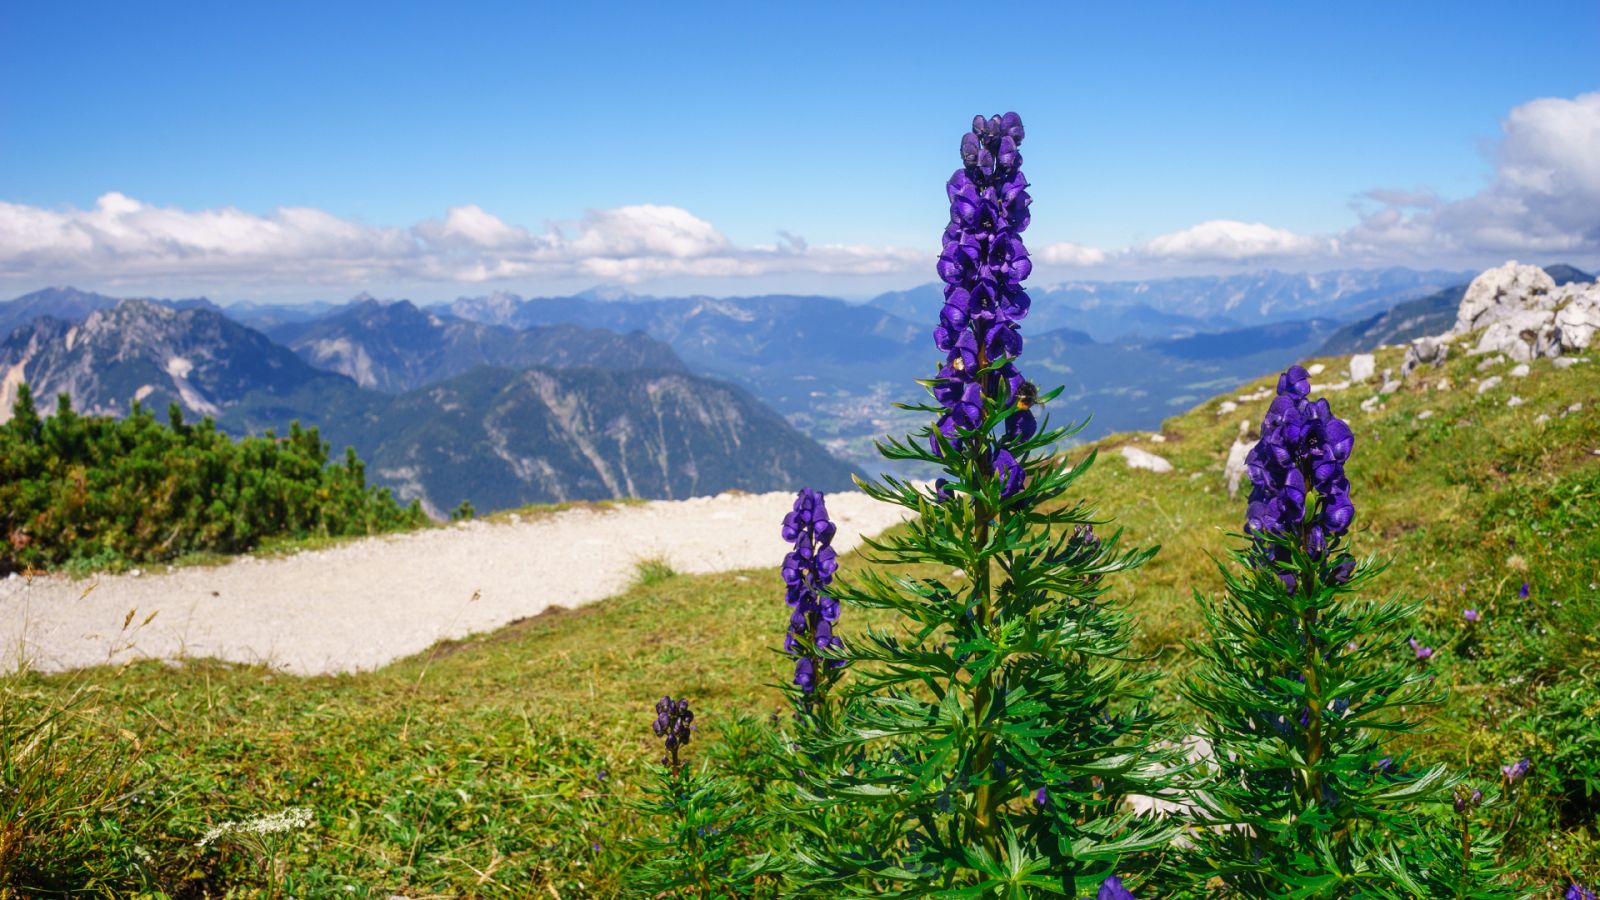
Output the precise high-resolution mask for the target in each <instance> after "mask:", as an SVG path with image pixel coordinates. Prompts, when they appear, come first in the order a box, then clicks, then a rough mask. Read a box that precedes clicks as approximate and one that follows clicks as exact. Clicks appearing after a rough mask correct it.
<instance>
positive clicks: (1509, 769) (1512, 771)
mask: <svg viewBox="0 0 1600 900" xmlns="http://www.w3.org/2000/svg"><path fill="white" fill-rule="evenodd" d="M1532 765H1533V761H1532V760H1530V759H1528V758H1527V757H1526V756H1524V757H1523V758H1522V759H1519V760H1517V761H1516V762H1514V763H1512V764H1511V765H1509V766H1501V767H1500V774H1502V775H1504V776H1505V777H1506V781H1508V782H1510V783H1511V784H1516V783H1517V782H1519V781H1521V780H1522V778H1523V776H1524V775H1527V774H1528V769H1529V767H1531V766H1532Z"/></svg>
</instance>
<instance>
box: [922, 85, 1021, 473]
mask: <svg viewBox="0 0 1600 900" xmlns="http://www.w3.org/2000/svg"><path fill="white" fill-rule="evenodd" d="M1025 134H1026V131H1025V130H1024V128H1023V126H1022V118H1021V117H1020V116H1018V115H1017V114H1016V113H1014V112H1010V113H1006V114H1005V115H1001V116H992V117H990V118H984V117H983V116H977V117H975V118H974V119H973V120H972V129H971V131H970V132H968V133H967V134H965V135H962V137H961V162H962V167H961V168H960V169H957V170H956V172H955V174H953V175H951V176H950V180H949V181H948V182H947V183H946V184H945V194H946V195H947V196H948V197H949V199H950V222H949V224H948V225H946V226H945V230H944V248H943V250H942V251H941V252H940V254H939V261H938V264H937V266H936V270H937V272H938V274H939V280H940V281H943V282H944V285H945V288H944V299H945V302H944V308H943V309H942V310H940V312H939V322H938V324H937V325H936V326H935V327H934V329H933V343H934V346H936V347H938V348H939V350H940V351H941V352H943V353H944V354H945V364H944V366H943V367H942V368H941V369H940V370H939V374H938V376H937V377H938V384H937V385H936V386H935V387H934V390H933V395H934V399H935V400H936V401H938V403H939V405H940V406H942V407H943V408H944V413H943V414H942V415H941V416H940V417H939V421H938V423H937V425H936V426H935V427H936V429H937V435H935V436H933V437H932V438H931V439H930V447H931V448H932V450H933V451H934V452H935V453H942V452H943V448H941V447H940V440H939V435H942V436H943V438H944V439H945V440H947V441H948V442H949V444H950V446H951V447H953V448H954V449H956V450H957V451H961V450H962V449H963V441H964V440H966V438H964V437H963V433H964V432H973V431H977V430H978V429H980V428H982V427H983V424H984V422H983V413H984V401H985V400H986V399H987V400H991V401H1000V402H1001V403H1007V402H1009V403H1011V404H1012V405H1014V406H1015V407H1016V409H1015V411H1014V412H1012V413H1011V415H1010V416H1009V417H1008V418H1007V419H1006V425H1005V437H1004V440H1003V444H1004V445H1005V446H1006V447H1015V446H1017V445H1019V444H1021V443H1023V442H1026V441H1028V440H1030V439H1031V438H1032V437H1033V436H1034V433H1035V432H1036V430H1037V428H1038V423H1037V421H1036V419H1035V415H1036V414H1035V413H1034V412H1033V410H1032V408H1031V407H1032V405H1033V403H1034V400H1035V397H1036V392H1035V391H1034V390H1033V387H1032V385H1030V384H1028V383H1027V382H1026V381H1025V380H1024V379H1023V377H1022V374H1021V373H1020V372H1018V371H1017V368H1016V366H1015V364H1014V361H1015V360H1016V359H1017V357H1019V356H1021V355H1022V333H1021V331H1020V330H1019V328H1018V324H1017V323H1019V322H1020V321H1021V320H1022V319H1024V318H1026V317H1027V315H1028V310H1029V308H1030V306H1031V305H1032V301H1031V300H1030V299H1029V297H1028V293H1027V291H1025V290H1023V288H1022V282H1023V281H1024V280H1025V279H1026V278H1027V277H1028V275H1029V274H1031V273H1032V271H1033V262H1032V260H1030V259H1029V257H1028V248H1027V246H1026V245H1025V244H1023V242H1022V232H1023V231H1024V230H1026V229H1027V227H1028V205H1029V203H1031V202H1032V200H1031V199H1030V198H1029V197H1028V191H1027V187H1028V180H1027V178H1025V177H1024V176H1023V174H1022V169H1021V166H1022V154H1021V152H1019V151H1018V149H1017V148H1018V147H1019V146H1020V145H1021V144H1022V139H1023V136H1024V135H1025ZM1005 360H1009V361H1010V362H1002V361H1005ZM997 363H1000V364H1001V365H1000V367H999V370H998V371H991V372H988V373H986V374H983V375H980V374H979V373H980V372H981V371H982V370H983V369H985V368H987V367H991V366H994V365H995V364H997ZM990 461H991V464H992V466H991V468H992V472H993V475H994V477H995V478H996V479H997V480H998V481H999V482H1000V486H1001V495H1002V496H1007V497H1009V496H1011V495H1013V494H1015V493H1017V492H1018V491H1020V490H1022V487H1023V484H1024V483H1025V481H1026V474H1025V472H1024V471H1023V467H1022V466H1021V465H1019V464H1018V463H1017V460H1016V459H1015V456H1014V454H1013V453H1012V452H1011V451H1010V450H1001V451H999V452H998V453H996V454H995V455H994V456H993V457H992V458H991V460H990ZM941 499H943V498H941Z"/></svg>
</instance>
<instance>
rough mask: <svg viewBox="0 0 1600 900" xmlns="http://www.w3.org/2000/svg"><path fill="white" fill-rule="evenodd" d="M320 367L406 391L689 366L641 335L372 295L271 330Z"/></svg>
mask: <svg viewBox="0 0 1600 900" xmlns="http://www.w3.org/2000/svg"><path fill="white" fill-rule="evenodd" d="M267 334H268V335H269V336H271V337H272V338H273V339H274V340H276V341H279V342H280V343H283V344H285V345H287V346H288V347H289V348H290V349H292V350H294V351H295V352H296V353H298V354H300V356H301V358H303V359H304V360H305V361H306V362H308V363H310V364H311V365H313V366H316V367H317V368H319V369H326V370H328V371H331V372H338V373H340V374H342V375H348V376H349V377H350V378H352V379H354V380H355V382H356V383H357V384H359V385H361V386H362V387H367V388H373V389H374V390H379V391H384V392H388V393H398V392H402V391H408V390H412V389H414V388H419V387H423V386H424V385H428V384H433V383H434V382H438V381H443V380H444V379H446V378H451V377H454V376H456V375H461V374H464V373H466V372H468V371H471V370H472V369H475V368H477V367H479V366H500V367H505V368H513V369H520V368H527V367H530V366H544V367H549V368H571V367H574V366H584V367H599V368H606V369H652V370H663V371H671V370H682V369H683V362H682V361H681V360H679V359H678V357H677V355H676V354H674V353H673V352H672V349H671V348H670V347H668V346H666V345H665V344H662V343H661V342H659V341H656V340H653V339H651V338H650V337H648V336H646V335H644V334H642V333H640V332H632V333H629V334H619V333H617V332H615V331H608V330H605V329H602V328H584V327H581V326H578V325H572V324H565V323H564V324H558V325H551V326H547V327H536V328H530V329H527V330H522V331H519V330H516V329H513V328H510V327H507V326H504V325H485V324H483V323H480V322H472V321H467V320H465V319H459V318H456V317H454V316H450V315H444V314H441V313H438V312H433V311H427V312H425V311H423V310H420V309H418V308H417V307H416V306H415V305H414V304H412V303H411V302H410V301H408V300H400V301H396V302H393V303H382V302H379V301H377V300H372V299H367V300H363V301H359V302H356V303H352V304H350V305H349V306H346V307H343V308H341V309H339V310H337V311H335V312H334V313H332V314H331V315H328V316H326V317H323V318H316V319H311V320H309V321H301V322H288V323H282V324H279V325H276V326H275V327H272V328H270V329H268V330H267Z"/></svg>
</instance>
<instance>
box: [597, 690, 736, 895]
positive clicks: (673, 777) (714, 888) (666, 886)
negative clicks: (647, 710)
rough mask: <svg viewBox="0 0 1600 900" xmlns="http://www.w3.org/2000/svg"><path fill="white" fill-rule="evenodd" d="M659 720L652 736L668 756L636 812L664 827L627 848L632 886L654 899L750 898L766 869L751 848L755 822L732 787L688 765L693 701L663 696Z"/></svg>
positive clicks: (655, 771) (653, 771)
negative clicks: (686, 753) (631, 856)
mask: <svg viewBox="0 0 1600 900" xmlns="http://www.w3.org/2000/svg"><path fill="white" fill-rule="evenodd" d="M655 714H656V717H655V720H654V721H653V722H651V723H650V729H651V731H653V732H654V733H655V735H656V737H659V738H661V746H662V749H663V751H664V753H663V755H662V757H661V761H660V764H659V765H656V766H652V767H651V769H650V776H651V777H650V779H649V780H648V781H647V782H646V783H645V796H644V799H643V800H641V801H640V802H638V803H637V804H636V805H635V810H636V811H637V812H638V813H640V814H641V816H642V817H643V818H644V819H646V820H655V821H656V822H657V823H659V824H658V826H657V827H658V831H659V836H656V835H649V836H644V837H639V838H635V839H634V840H633V841H631V842H630V844H631V849H632V850H633V851H634V852H635V853H636V854H637V862H636V864H634V865H631V866H629V867H628V868H627V873H628V876H627V877H628V883H629V887H630V888H631V889H632V892H633V893H635V894H638V895H640V896H649V897H655V896H663V895H670V896H674V897H704V898H711V897H719V898H720V897H733V896H745V895H748V894H750V893H752V892H753V890H754V887H755V885H756V884H757V882H758V879H759V878H760V877H761V875H762V873H763V872H764V871H765V869H766V858H765V856H764V855H759V854H753V853H752V848H751V845H752V843H753V841H752V839H751V835H752V834H753V833H754V832H755V831H756V830H757V829H758V828H759V827H760V822H759V819H758V817H757V816H755V815H754V814H753V813H752V812H751V811H750V809H749V807H748V806H747V805H746V803H745V802H744V801H743V800H742V799H741V798H740V791H739V790H738V787H737V786H736V785H735V784H733V783H732V782H731V781H729V780H728V779H726V778H721V777H718V776H715V775H712V774H710V773H709V772H707V771H706V770H705V768H703V767H699V768H697V767H694V766H691V765H689V763H688V761H687V760H686V759H684V758H683V756H682V753H683V751H684V748H685V747H687V746H688V744H689V742H690V740H691V739H692V738H693V736H694V727H695V726H694V712H693V711H692V710H690V709H689V701H688V700H683V699H673V698H672V697H670V696H669V697H662V698H661V699H660V700H658V701H657V702H656V706H655Z"/></svg>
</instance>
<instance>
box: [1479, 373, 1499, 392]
mask: <svg viewBox="0 0 1600 900" xmlns="http://www.w3.org/2000/svg"><path fill="white" fill-rule="evenodd" d="M1499 386H1500V376H1499V375H1490V376H1489V377H1488V378H1485V379H1484V380H1482V381H1480V382H1478V393H1480V394H1481V393H1483V392H1484V391H1492V390H1494V389H1495V388H1497V387H1499Z"/></svg>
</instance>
